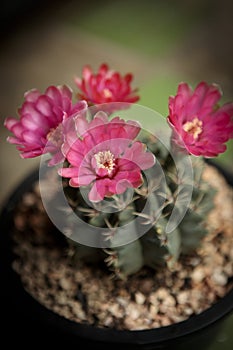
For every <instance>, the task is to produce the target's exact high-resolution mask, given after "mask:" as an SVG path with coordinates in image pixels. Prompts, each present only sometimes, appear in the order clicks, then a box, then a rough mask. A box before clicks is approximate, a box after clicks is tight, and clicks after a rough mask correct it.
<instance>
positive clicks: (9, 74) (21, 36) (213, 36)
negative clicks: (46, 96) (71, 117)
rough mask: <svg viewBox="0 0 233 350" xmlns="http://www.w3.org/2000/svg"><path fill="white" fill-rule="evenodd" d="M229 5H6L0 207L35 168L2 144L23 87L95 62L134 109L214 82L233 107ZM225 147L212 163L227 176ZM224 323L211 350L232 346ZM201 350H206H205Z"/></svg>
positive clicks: (196, 1)
mask: <svg viewBox="0 0 233 350" xmlns="http://www.w3.org/2000/svg"><path fill="white" fill-rule="evenodd" d="M232 14H233V2H232V1H230V0H229V1H228V0H222V1H218V0H211V1H210V0H204V1H203V0H202V1H201V0H179V1H172V0H170V1H156V0H155V1H149V0H143V1H136V0H134V1H133V0H124V1H123V0H119V1H106V0H105V1H104V0H99V1H93V0H89V1H87V2H84V1H82V2H81V1H70V0H66V1H55V0H54V1H49V0H47V1H44V0H40V1H36V0H34V1H30V0H21V1H20V0H18V1H16V0H15V1H6V0H3V2H2V5H1V14H0V29H1V37H0V40H1V51H0V77H1V84H0V111H1V113H0V118H1V127H0V133H1V138H0V141H1V147H0V155H1V162H2V166H1V169H2V170H1V181H0V183H1V187H2V188H1V197H0V200H1V204H2V203H3V202H4V199H5V198H7V196H8V194H9V193H10V192H11V191H12V189H13V188H14V187H15V186H16V185H17V184H18V183H19V182H20V181H21V179H22V178H23V177H24V176H25V175H26V174H27V173H28V171H30V170H31V169H34V167H35V166H37V165H38V159H30V160H22V159H21V158H20V157H19V155H18V153H17V152H16V150H15V148H14V146H12V145H9V144H7V143H6V141H5V139H6V137H7V135H8V132H7V130H5V128H4V127H3V121H4V119H5V117H6V116H9V115H11V116H16V111H17V108H18V107H19V106H20V105H21V104H22V101H23V94H24V92H25V91H27V90H29V89H31V88H38V89H39V90H41V91H43V90H45V89H46V87H47V86H48V85H52V84H63V83H66V84H68V85H70V86H71V87H72V88H73V89H74V90H75V86H74V83H73V77H74V76H75V75H80V74H81V70H82V67H83V65H85V64H87V63H88V64H91V65H92V66H93V68H94V69H95V70H96V69H97V68H98V66H99V65H100V64H101V63H102V62H107V63H109V65H110V67H111V68H113V69H116V70H118V71H120V72H121V73H122V74H124V73H127V72H132V73H133V74H134V77H135V78H134V82H133V83H134V84H133V85H134V86H135V87H139V91H140V95H141V100H140V101H139V104H141V105H145V106H148V107H150V108H152V109H154V110H156V111H158V112H159V113H161V114H162V115H163V116H166V115H167V113H168V105H167V104H168V96H169V95H173V94H175V92H176V88H177V85H178V83H179V82H181V81H186V82H188V83H189V84H190V85H192V86H193V87H194V86H195V85H196V84H197V83H198V82H199V81H201V80H206V81H207V82H209V83H213V82H214V83H217V84H219V85H220V86H221V88H222V90H223V98H222V102H227V101H230V100H233V59H232V57H233V40H232V36H233V21H232ZM232 152H233V142H232V141H230V142H228V149H227V152H226V153H225V154H224V155H221V156H219V157H217V158H216V161H217V162H219V163H221V164H222V165H223V166H225V167H226V168H228V169H229V170H230V171H233V162H232V160H233V158H232ZM232 327H233V319H232V317H231V318H228V320H227V322H226V325H225V327H224V328H223V330H222V333H221V334H220V335H219V336H218V338H217V339H216V340H215V341H213V345H212V346H211V347H210V349H211V350H212V349H213V350H218V349H221V350H222V348H224V349H226V350H228V349H229V350H230V349H232V347H233V334H232V332H231V329H232ZM210 349H209V350H210Z"/></svg>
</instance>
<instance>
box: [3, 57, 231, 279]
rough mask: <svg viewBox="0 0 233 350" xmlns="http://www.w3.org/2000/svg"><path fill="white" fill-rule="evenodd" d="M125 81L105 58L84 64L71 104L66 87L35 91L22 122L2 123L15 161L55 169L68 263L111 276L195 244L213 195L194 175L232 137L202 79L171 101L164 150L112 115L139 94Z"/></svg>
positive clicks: (224, 113)
mask: <svg viewBox="0 0 233 350" xmlns="http://www.w3.org/2000/svg"><path fill="white" fill-rule="evenodd" d="M132 77H133V76H132V75H131V74H127V75H125V76H122V75H121V74H119V73H118V72H114V71H113V70H110V69H109V68H108V66H107V65H106V64H103V65H101V66H100V68H99V71H98V73H97V74H96V75H95V74H94V73H93V72H92V69H91V68H90V67H89V66H86V67H85V68H84V71H83V77H82V78H77V79H76V81H75V82H76V85H77V87H78V88H79V89H80V91H79V93H78V94H77V95H76V96H78V98H79V99H80V100H79V101H78V102H76V103H72V90H71V89H70V88H69V87H68V86H66V85H63V86H58V87H55V86H50V87H48V88H47V89H46V91H45V92H44V93H43V94H41V93H40V92H39V91H37V90H35V89H33V90H31V91H28V92H27V93H26V94H25V101H24V103H23V105H22V108H19V110H18V111H19V116H20V119H19V120H16V119H14V118H11V117H9V118H6V121H5V126H6V127H7V129H8V130H9V131H11V132H12V133H13V134H14V137H9V138H8V141H9V142H10V143H12V144H16V145H17V149H18V150H19V151H20V153H21V156H22V157H23V158H32V157H36V156H40V155H42V154H44V153H48V154H49V155H50V157H51V158H50V160H49V162H48V165H49V166H50V167H53V166H55V165H58V164H60V166H61V168H60V169H59V170H58V173H59V175H60V176H61V178H62V183H63V191H64V194H65V196H66V198H67V203H68V205H69V208H68V209H69V210H67V208H66V210H65V215H63V217H62V216H61V217H59V215H58V221H60V222H62V218H65V223H66V224H67V227H64V228H63V233H65V234H66V236H67V241H68V243H69V246H70V256H71V258H72V263H74V264H82V263H90V264H97V263H100V264H104V266H105V267H106V268H107V269H109V270H110V271H111V272H113V273H114V275H115V276H118V277H119V278H126V277H127V276H128V275H131V274H134V273H136V272H137V271H139V270H140V269H141V268H142V267H143V266H148V267H150V268H153V269H156V268H157V267H159V266H167V267H168V268H169V269H172V268H173V266H174V264H175V263H176V261H177V260H178V259H179V257H180V256H181V255H182V254H189V253H190V252H191V251H194V250H195V249H197V248H198V247H199V246H200V244H201V242H202V239H203V237H204V236H205V235H206V234H208V231H207V225H206V219H207V218H208V213H209V212H210V211H211V209H212V207H213V205H214V200H213V199H214V196H215V190H214V189H213V188H212V187H211V186H210V185H209V184H208V183H206V182H205V181H204V179H203V176H202V171H203V169H204V168H205V166H206V163H205V161H204V158H205V157H208V158H210V157H215V156H217V155H218V154H220V153H223V152H224V151H225V149H226V145H225V143H226V142H227V141H228V140H229V139H231V138H232V135H233V119H232V115H233V104H232V103H227V104H225V105H223V106H222V107H220V106H219V104H218V100H219V99H220V97H221V92H220V90H219V88H218V87H217V86H216V85H215V84H212V85H208V84H207V83H205V82H201V83H199V84H198V85H197V87H196V88H195V90H194V91H192V89H191V87H190V86H188V84H186V83H180V84H179V86H178V89H177V94H176V96H170V97H169V103H168V105H169V106H168V107H169V113H168V116H167V122H168V123H167V124H166V125H169V126H170V127H171V128H170V129H169V130H170V131H172V133H171V136H170V139H169V142H170V146H169V147H170V148H169V147H168V146H167V145H166V147H165V146H164V144H163V143H162V142H161V141H160V140H159V138H158V137H156V136H155V135H153V134H151V133H149V132H146V131H143V130H141V127H140V124H139V123H138V122H136V121H134V120H128V121H125V120H123V119H121V118H120V117H119V116H118V115H117V116H114V113H115V112H116V111H119V110H127V109H129V106H130V104H133V103H134V102H136V101H138V99H139V96H138V95H137V89H132V87H131V81H132ZM81 99H82V100H81ZM119 102H121V104H120V105H119ZM101 103H104V105H101ZM88 106H89V107H90V106H92V107H90V108H88ZM139 111H141V112H142V113H143V111H142V109H139ZM184 150H185V152H186V154H188V157H187V158H185V157H184ZM155 160H156V161H155ZM61 164H63V166H62V165H61ZM187 170H190V172H189V171H187ZM56 172H57V169H56ZM67 178H69V182H68V181H67ZM52 187H53V186H52ZM46 195H47V197H48V193H47V192H46V191H45V196H46ZM55 197H56V196H55ZM59 200H60V199H59ZM59 200H58V197H56V204H57V205H58V206H59V205H60V204H59V203H60V202H59ZM62 203H63V202H62V200H61V207H62V205H63V204H62ZM53 206H54V204H53V203H52V202H51V203H48V206H47V208H46V209H47V210H49V209H50V208H52V209H53ZM60 209H62V208H60ZM80 237H81V238H82V239H80ZM88 240H90V241H91V243H90V242H89V241H88ZM85 242H87V244H84V243H85ZM88 243H90V244H88ZM102 266H103V265H102Z"/></svg>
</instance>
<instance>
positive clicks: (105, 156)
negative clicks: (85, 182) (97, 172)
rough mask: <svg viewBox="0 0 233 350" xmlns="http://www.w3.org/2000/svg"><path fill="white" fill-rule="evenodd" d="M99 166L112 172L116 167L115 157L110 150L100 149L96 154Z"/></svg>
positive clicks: (109, 172)
mask: <svg viewBox="0 0 233 350" xmlns="http://www.w3.org/2000/svg"><path fill="white" fill-rule="evenodd" d="M94 157H95V160H96V165H97V168H98V169H99V168H102V169H106V170H107V172H108V174H111V172H112V171H113V169H114V167H115V158H114V155H113V154H112V153H111V152H110V151H103V152H102V151H100V152H98V153H96V154H95V155H94Z"/></svg>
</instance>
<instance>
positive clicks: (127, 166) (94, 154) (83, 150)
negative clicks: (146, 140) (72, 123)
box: [59, 112, 155, 202]
mask: <svg viewBox="0 0 233 350" xmlns="http://www.w3.org/2000/svg"><path fill="white" fill-rule="evenodd" d="M76 128H77V131H78V133H79V137H78V138H77V139H76V141H75V142H74V143H73V144H71V143H70V142H69V141H68V138H66V139H67V142H65V143H64V145H63V152H64V155H65V156H66V159H67V160H68V161H69V163H70V166H69V167H68V168H62V169H60V170H59V174H60V175H61V176H63V177H66V178H70V181H69V183H70V186H72V187H80V186H88V185H90V192H89V200H90V201H92V202H99V201H101V200H103V199H104V197H111V196H112V195H114V194H120V193H123V192H124V191H125V190H126V189H127V188H129V187H131V188H137V187H139V186H140V185H141V184H142V182H143V178H142V173H141V172H142V170H145V169H148V168H150V167H152V166H153V165H154V163H155V159H154V156H153V154H152V153H150V152H148V151H147V150H146V146H145V145H144V144H143V143H141V142H140V141H136V140H135V138H136V136H137V135H138V133H139V131H140V125H139V124H138V123H137V122H135V121H127V122H126V121H124V120H123V119H120V118H119V117H115V118H113V119H112V120H111V121H109V120H108V116H107V115H106V114H105V113H104V112H98V113H97V114H96V115H95V116H94V118H93V120H92V121H91V122H89V123H88V122H87V120H86V119H85V117H84V116H80V117H79V118H77V119H76Z"/></svg>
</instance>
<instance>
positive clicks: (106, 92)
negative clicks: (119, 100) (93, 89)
mask: <svg viewBox="0 0 233 350" xmlns="http://www.w3.org/2000/svg"><path fill="white" fill-rule="evenodd" d="M103 95H104V97H105V98H110V97H112V92H111V91H110V90H109V89H107V88H105V89H103Z"/></svg>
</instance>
